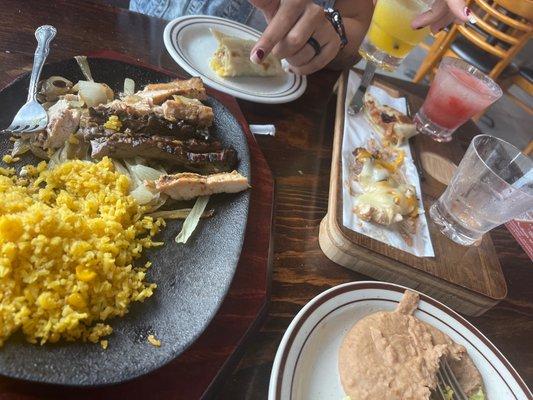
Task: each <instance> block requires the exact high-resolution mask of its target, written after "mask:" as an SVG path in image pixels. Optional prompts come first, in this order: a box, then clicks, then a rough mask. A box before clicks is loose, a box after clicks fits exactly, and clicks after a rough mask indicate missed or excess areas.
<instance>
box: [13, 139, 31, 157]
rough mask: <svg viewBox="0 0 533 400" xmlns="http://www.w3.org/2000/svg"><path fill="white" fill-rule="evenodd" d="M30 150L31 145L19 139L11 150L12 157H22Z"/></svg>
mask: <svg viewBox="0 0 533 400" xmlns="http://www.w3.org/2000/svg"><path fill="white" fill-rule="evenodd" d="M29 150H30V143H29V142H28V141H27V140H25V139H22V138H18V139H16V140H15V142H14V143H13V150H11V157H16V156H20V155H21V154H24V153H26V152H28V151H29Z"/></svg>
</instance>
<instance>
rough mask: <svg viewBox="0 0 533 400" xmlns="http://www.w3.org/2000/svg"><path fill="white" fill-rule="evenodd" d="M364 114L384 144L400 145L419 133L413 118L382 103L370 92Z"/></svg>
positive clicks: (365, 100)
mask: <svg viewBox="0 0 533 400" xmlns="http://www.w3.org/2000/svg"><path fill="white" fill-rule="evenodd" d="M364 115H365V118H366V120H367V121H368V123H369V124H370V125H371V126H372V128H373V129H374V130H375V131H376V132H377V133H378V134H379V136H380V137H381V141H382V142H383V144H384V145H388V144H393V145H400V144H402V143H404V142H405V141H407V140H408V139H409V138H410V137H412V136H414V135H416V133H417V132H416V128H415V124H414V123H413V121H412V120H411V118H409V117H408V116H407V115H405V114H403V113H401V112H400V111H398V110H396V109H395V108H392V107H389V106H386V105H384V104H380V103H379V102H378V101H377V100H376V98H375V97H374V96H372V95H371V94H370V93H368V92H367V93H365V98H364Z"/></svg>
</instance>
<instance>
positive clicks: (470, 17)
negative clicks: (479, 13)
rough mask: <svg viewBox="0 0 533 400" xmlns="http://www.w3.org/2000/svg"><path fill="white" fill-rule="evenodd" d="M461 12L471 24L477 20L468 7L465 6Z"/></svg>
mask: <svg viewBox="0 0 533 400" xmlns="http://www.w3.org/2000/svg"><path fill="white" fill-rule="evenodd" d="M463 12H464V14H465V16H466V18H467V19H468V22H470V23H471V24H475V23H476V22H477V18H476V16H475V15H474V14H473V13H472V10H470V8H468V7H465V8H464V11H463Z"/></svg>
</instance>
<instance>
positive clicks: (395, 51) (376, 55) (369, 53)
mask: <svg viewBox="0 0 533 400" xmlns="http://www.w3.org/2000/svg"><path fill="white" fill-rule="evenodd" d="M430 3H431V1H429V0H378V1H377V4H376V7H375V9H374V15H373V17H372V22H371V23H370V28H369V29H368V33H367V35H366V37H365V40H364V41H363V44H362V45H361V48H360V49H359V53H360V54H361V55H362V56H363V57H364V58H365V59H366V60H368V61H370V62H373V63H375V64H377V65H378V66H379V67H380V68H383V69H385V70H389V71H392V70H394V69H396V67H398V65H400V63H401V62H402V60H403V59H404V58H405V56H407V54H409V52H410V51H411V50H412V49H413V48H414V47H415V46H416V45H417V44H418V43H420V42H421V41H422V39H424V37H425V36H426V35H427V34H428V33H429V28H424V29H419V30H416V29H413V28H411V21H412V20H413V19H414V18H415V17H416V16H417V15H418V14H420V13H422V12H424V11H427V10H429V5H430Z"/></svg>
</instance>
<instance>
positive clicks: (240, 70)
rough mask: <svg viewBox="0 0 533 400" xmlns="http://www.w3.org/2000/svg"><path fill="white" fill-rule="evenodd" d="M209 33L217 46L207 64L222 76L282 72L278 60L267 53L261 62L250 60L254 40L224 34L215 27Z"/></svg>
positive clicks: (278, 73)
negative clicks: (256, 62)
mask: <svg viewBox="0 0 533 400" xmlns="http://www.w3.org/2000/svg"><path fill="white" fill-rule="evenodd" d="M211 33H212V34H213V36H214V37H215V39H216V40H217V42H218V47H217V49H216V51H215V53H214V54H213V57H211V61H210V63H209V66H210V67H211V69H212V70H213V71H214V72H215V73H216V74H217V75H219V76H222V77H224V78H228V77H238V76H278V75H282V74H283V73H284V71H283V68H282V67H281V62H280V60H279V59H278V58H277V57H276V56H274V55H273V54H269V55H268V56H267V57H266V58H265V59H264V60H263V62H262V63H261V64H254V63H253V62H251V61H250V52H251V50H252V48H253V47H254V45H255V41H253V40H246V39H241V38H238V37H235V36H230V35H226V34H225V33H222V32H220V31H217V30H215V29H211Z"/></svg>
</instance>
